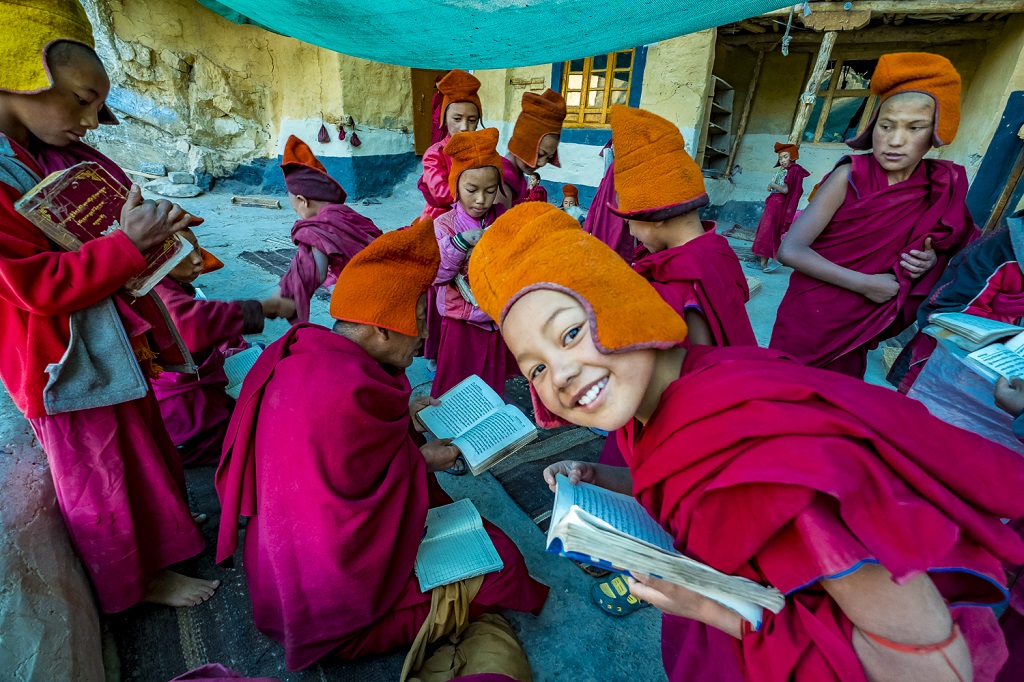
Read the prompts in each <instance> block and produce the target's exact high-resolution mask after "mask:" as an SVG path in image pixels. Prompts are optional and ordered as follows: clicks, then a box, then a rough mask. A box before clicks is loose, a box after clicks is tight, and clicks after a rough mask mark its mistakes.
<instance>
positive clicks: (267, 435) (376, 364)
mask: <svg viewBox="0 0 1024 682" xmlns="http://www.w3.org/2000/svg"><path fill="white" fill-rule="evenodd" d="M438 264H439V257H438V251H437V242H436V241H435V240H434V229H433V224H432V222H431V221H430V220H429V219H428V220H420V221H418V222H417V223H416V224H415V225H413V227H411V228H408V229H404V230H397V231H395V232H389V233H388V234H385V235H384V236H383V237H380V238H379V239H377V240H376V241H375V242H374V243H373V244H371V245H370V246H368V247H367V248H366V249H365V250H363V251H362V252H361V253H360V254H359V255H358V256H356V257H355V258H353V259H352V262H351V263H349V265H348V267H347V268H345V269H344V270H343V271H342V273H341V276H340V277H339V279H338V283H337V285H336V286H335V288H334V294H333V296H332V298H331V315H332V316H333V317H334V318H335V319H337V320H338V322H337V323H336V324H335V326H334V329H333V331H332V330H330V329H325V328H324V327H319V326H316V325H308V324H301V325H296V326H294V327H292V328H291V330H290V331H289V332H288V333H287V334H285V335H284V337H282V338H281V339H279V340H278V341H277V342H275V343H273V344H271V345H270V346H268V347H267V349H266V350H265V351H264V352H263V354H262V355H261V356H260V358H259V360H257V362H256V365H255V366H254V367H253V368H252V370H251V371H250V373H249V375H248V376H247V377H246V380H245V384H244V385H243V387H242V393H241V396H240V397H239V399H238V406H237V408H236V409H235V412H234V414H233V415H232V417H231V423H230V426H229V428H228V437H227V439H226V441H225V448H224V458H223V460H222V461H221V465H220V468H219V469H218V470H217V493H218V495H219V496H220V501H221V506H222V507H223V510H224V511H223V515H222V517H221V527H220V535H219V538H218V543H217V560H218V561H224V560H226V559H228V558H229V557H231V556H232V554H234V551H235V549H236V546H237V544H238V530H239V525H238V517H239V515H243V516H247V517H249V521H248V524H247V525H246V529H245V547H244V552H243V556H244V560H243V565H244V567H245V571H246V575H247V577H248V580H249V593H250V596H251V598H252V605H253V617H254V619H255V621H256V627H258V628H259V629H260V631H262V632H263V633H264V634H266V635H267V636H269V637H271V638H273V639H274V640H276V641H278V642H280V643H281V644H282V645H283V646H284V649H285V660H286V662H287V664H288V667H289V668H290V669H293V670H296V669H299V668H305V667H306V666H309V665H311V664H312V663H314V662H316V661H318V660H320V659H321V658H323V657H325V656H337V657H340V658H343V659H352V658H357V657H361V656H371V655H375V654H380V653H383V652H386V651H389V650H391V649H394V648H397V647H402V646H408V645H409V644H411V643H412V641H413V639H414V637H415V636H416V633H417V632H418V631H419V629H420V626H421V625H422V623H423V621H424V619H425V618H426V616H427V614H428V612H429V611H430V603H431V595H430V594H429V593H426V594H424V593H422V592H420V588H419V582H418V581H417V579H416V576H415V574H414V573H413V562H414V560H415V558H416V553H417V551H418V549H419V545H420V541H421V540H422V538H423V534H424V525H423V524H424V520H425V518H426V513H427V509H428V508H430V507H432V506H437V505H442V504H446V503H448V502H450V499H449V498H448V497H447V496H446V495H445V494H444V493H443V492H442V491H441V489H440V488H439V486H438V485H437V483H436V480H435V479H434V477H433V476H432V475H431V472H434V471H440V470H444V469H447V468H449V467H451V466H453V465H454V464H455V460H456V457H457V456H458V454H459V453H458V448H455V447H454V446H452V445H449V444H448V443H447V442H444V441H433V442H431V443H428V444H423V439H422V438H421V437H420V436H419V434H417V433H416V432H415V430H414V429H413V420H412V418H411V416H410V410H411V411H412V412H413V413H415V412H416V411H418V410H419V409H421V408H422V407H423V406H425V405H426V404H427V403H428V402H429V401H430V400H431V399H429V398H422V399H419V400H417V401H413V406H412V408H410V404H409V398H410V393H411V387H410V386H409V382H408V380H407V379H406V377H405V371H404V370H405V368H406V367H408V366H409V365H410V364H411V363H412V359H413V356H414V355H415V354H416V353H417V351H418V350H419V347H420V345H421V343H422V341H423V336H424V334H425V332H426V322H425V317H426V295H425V292H426V290H427V287H428V286H430V284H431V282H433V281H434V277H435V275H436V274H437V268H438ZM435 402H436V401H435ZM486 527H487V531H488V534H489V535H490V537H491V540H492V541H493V542H494V545H495V547H496V548H497V549H498V553H499V554H500V555H501V557H502V559H503V561H504V568H503V569H502V570H501V571H498V572H496V573H490V574H488V575H487V576H486V577H485V578H484V581H483V586H482V587H481V588H480V591H479V593H478V594H477V596H476V598H475V599H474V600H473V604H472V606H471V609H470V615H471V617H477V616H479V615H480V614H482V613H483V612H486V611H501V610H503V609H506V608H510V609H515V610H519V611H532V612H535V613H536V612H538V611H539V610H540V608H541V606H542V605H543V603H544V600H545V598H546V595H547V588H546V587H544V586H543V585H541V584H539V583H537V582H535V581H534V580H533V579H531V578H530V576H529V574H528V573H527V571H526V566H525V564H524V563H523V558H522V556H521V555H520V554H519V551H518V550H517V549H516V546H515V545H514V544H513V543H512V541H511V540H509V539H508V538H507V537H506V536H505V535H504V534H503V533H502V532H501V531H500V530H498V529H497V528H496V527H494V526H491V525H490V524H486Z"/></svg>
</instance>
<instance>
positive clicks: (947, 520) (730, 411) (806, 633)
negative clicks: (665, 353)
mask: <svg viewBox="0 0 1024 682" xmlns="http://www.w3.org/2000/svg"><path fill="white" fill-rule="evenodd" d="M623 436H624V438H623V441H624V442H625V444H626V447H625V448H624V454H625V456H626V460H627V461H628V463H629V467H630V470H631V471H632V474H633V491H634V494H635V495H636V497H637V499H638V500H639V501H640V502H641V504H643V506H644V508H645V509H647V511H648V512H650V514H651V515H652V516H653V517H654V518H655V519H657V520H658V522H659V523H661V524H662V525H663V526H664V527H665V528H666V529H667V530H668V531H669V532H670V533H672V534H673V536H674V537H675V539H676V547H677V548H678V549H679V550H680V551H682V552H684V553H686V554H687V555H689V556H692V557H694V558H695V559H698V560H700V561H703V562H705V563H707V564H709V565H710V566H713V567H714V568H717V569H718V570H720V571H723V572H725V573H729V574H733V575H741V576H744V577H747V578H750V579H752V580H755V581H757V582H759V583H762V584H771V585H774V586H775V587H777V588H778V589H780V590H782V591H783V592H784V593H785V594H786V595H787V604H786V607H785V608H784V609H783V610H782V612H781V613H779V614H777V615H773V614H771V613H767V612H766V613H765V622H764V624H763V626H762V627H761V629H760V631H758V632H750V633H747V634H746V635H745V636H744V637H743V639H742V640H741V641H737V640H732V643H729V642H723V641H722V638H720V637H717V633H712V632H709V633H707V636H697V634H698V633H694V632H686V633H684V632H681V631H680V629H679V628H674V627H667V628H666V629H665V635H666V636H668V637H671V636H675V637H683V636H685V637H686V642H689V643H690V644H695V643H700V646H702V647H705V648H704V649H703V651H704V652H706V653H702V652H701V651H695V650H692V649H687V650H683V651H679V650H678V649H677V650H675V651H674V652H670V653H672V654H674V655H675V656H677V657H678V659H677V660H685V661H687V662H688V664H689V665H691V666H692V665H694V664H695V662H701V663H700V665H705V664H706V665H708V666H709V669H716V670H717V669H718V668H720V667H722V666H723V663H724V662H726V661H727V660H728V659H727V658H726V659H723V658H722V656H724V655H725V654H726V653H727V652H728V651H729V650H730V649H731V650H732V652H733V656H734V657H733V659H732V660H733V661H735V663H736V666H737V667H738V669H739V670H740V671H741V672H742V673H743V675H745V679H747V680H754V681H759V680H789V679H795V680H815V681H816V682H817V681H821V680H840V679H842V680H863V679H865V678H864V675H863V668H862V666H861V665H860V663H859V660H858V659H857V656H856V654H855V653H854V650H853V646H852V643H851V636H852V623H851V622H850V620H849V619H848V618H847V617H846V616H845V615H844V613H843V612H842V611H841V610H840V609H839V608H838V605H837V604H836V603H835V602H834V601H833V600H832V599H831V598H830V597H829V596H828V595H827V594H826V593H825V592H824V591H823V590H822V589H821V588H820V586H818V582H819V581H820V580H822V579H826V578H830V577H838V576H842V575H845V574H846V573H849V572H850V571H852V570H855V569H856V568H857V567H859V566H861V565H863V564H865V563H879V564H881V565H882V566H884V567H885V568H886V569H887V570H889V571H890V572H891V573H892V574H893V576H894V578H895V580H896V581H897V582H901V581H904V580H908V579H910V578H912V577H913V576H914V575H916V574H918V573H921V572H928V573H929V575H930V576H931V578H932V580H933V581H934V582H935V584H936V586H937V587H938V589H939V591H940V592H941V593H942V594H943V596H944V597H945V598H946V600H947V601H948V603H949V604H950V605H951V607H955V608H954V609H953V616H954V619H955V620H956V621H957V623H958V624H959V625H960V627H961V629H962V630H963V632H964V636H965V638H966V640H967V642H968V646H969V647H970V649H971V654H972V659H973V662H974V667H975V677H974V679H976V680H983V679H992V678H993V676H994V674H995V671H997V670H998V668H999V666H1001V665H1002V661H1003V660H1005V657H1006V647H1005V645H1004V644H1003V640H1002V635H1001V633H1000V632H999V630H998V627H997V625H996V622H995V616H994V615H993V612H992V610H991V608H988V607H992V606H996V605H999V604H1002V603H1005V601H1006V599H1007V592H1006V588H1005V586H1004V585H1005V575H1004V572H1003V565H1004V564H1007V565H1019V564H1020V563H1021V562H1024V542H1022V541H1021V540H1020V538H1018V537H1017V535H1016V533H1014V531H1013V530H1012V529H1010V528H1008V527H1006V526H1004V525H1003V524H1002V523H1001V522H1000V518H1017V517H1019V516H1021V515H1022V514H1024V496H1022V495H1021V494H1020V491H1021V490H1022V489H1024V460H1022V459H1021V458H1020V457H1019V456H1018V455H1017V454H1016V453H1013V452H1011V451H1010V450H1007V449H1005V448H1003V447H1002V446H999V445H996V444H994V443H992V442H990V441H988V440H985V439H984V438H981V437H980V436H977V435H975V434H972V433H969V432H967V431H963V430H961V429H958V428H956V427H953V426H950V425H949V424H946V423H945V422H942V421H940V420H938V419H936V418H934V417H932V416H931V415H930V414H929V413H928V411H927V410H926V409H925V408H924V407H923V406H922V405H920V404H919V403H916V402H914V401H912V400H908V399H906V398H904V397H902V396H900V395H898V394H896V393H895V392H891V391H888V390H885V389H881V388H879V387H875V386H870V385H868V384H866V383H864V382H862V381H860V380H854V379H851V378H848V377H843V376H841V375H837V374H834V373H825V372H820V371H817V370H814V369H811V368H806V367H802V366H800V365H798V364H797V363H794V362H792V361H790V360H788V359H786V358H783V357H781V356H779V355H778V354H777V353H773V352H772V351H769V350H763V349H754V348H724V349H711V348H708V347H701V346H698V347H695V348H693V349H691V350H690V352H689V353H688V355H687V358H686V360H685V362H684V365H683V368H682V372H681V376H680V378H679V379H678V380H677V381H675V382H674V383H673V384H671V385H670V386H669V388H668V389H667V390H666V392H665V393H664V395H663V396H662V398H661V402H660V403H659V405H658V407H657V409H656V411H655V412H654V415H653V416H652V418H651V420H650V421H649V422H648V423H647V425H646V426H645V427H644V429H643V431H642V433H640V434H639V435H637V434H636V432H635V429H634V428H633V425H632V424H630V425H627V426H626V427H625V429H624V433H623ZM965 472H967V473H965ZM723 538H728V541H727V542H723V541H722V539H723ZM676 622H677V623H679V620H678V619H677V621H676ZM684 625H688V626H689V628H698V629H699V628H703V627H705V626H703V625H702V624H700V623H697V622H695V621H689V622H688V623H684ZM684 629H687V628H685V627H684ZM671 644H673V643H670V642H666V646H671ZM711 644H715V646H711ZM716 656H717V657H718V659H719V660H717V661H716V660H714V658H715V657H716ZM666 658H668V655H666ZM726 667H728V666H726ZM691 671H692V668H691ZM669 672H670V673H673V679H689V678H688V677H687V676H686V675H687V673H686V671H685V668H684V667H683V666H677V667H676V671H675V672H673V670H671V669H670V670H669ZM701 679H703V678H701ZM720 679H734V678H731V677H730V675H729V674H728V672H726V673H723V674H722V675H721V676H720Z"/></svg>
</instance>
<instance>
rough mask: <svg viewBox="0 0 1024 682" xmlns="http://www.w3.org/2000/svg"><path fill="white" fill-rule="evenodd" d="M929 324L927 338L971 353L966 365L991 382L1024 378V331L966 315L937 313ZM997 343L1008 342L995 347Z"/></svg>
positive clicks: (966, 358) (1009, 325)
mask: <svg viewBox="0 0 1024 682" xmlns="http://www.w3.org/2000/svg"><path fill="white" fill-rule="evenodd" d="M928 321H929V322H930V323H931V324H929V325H928V326H927V327H925V328H924V333H925V334H928V335H929V336H934V337H935V338H937V339H946V340H948V341H950V342H952V343H953V344H955V345H956V346H957V347H959V348H961V349H962V350H965V351H969V352H968V353H967V356H966V357H964V358H963V361H964V363H965V364H966V365H967V366H968V367H970V368H971V369H972V370H974V371H975V372H977V373H978V374H980V375H981V376H983V377H985V378H986V379H988V380H989V381H992V382H995V381H996V380H997V379H998V378H999V377H1005V378H1006V379H1012V378H1013V377H1024V327H1019V326H1017V325H1013V324H1006V323H1005V322H997V321H996V320H990V319H988V318H985V317H979V316H977V315H969V314H966V313H936V314H934V315H931V316H930V317H929V318H928ZM1006 337H1012V338H1009V339H1006ZM997 339H1006V340H1005V341H1003V342H1002V343H992V341H995V340H997Z"/></svg>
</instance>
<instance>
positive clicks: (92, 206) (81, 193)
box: [14, 161, 192, 296]
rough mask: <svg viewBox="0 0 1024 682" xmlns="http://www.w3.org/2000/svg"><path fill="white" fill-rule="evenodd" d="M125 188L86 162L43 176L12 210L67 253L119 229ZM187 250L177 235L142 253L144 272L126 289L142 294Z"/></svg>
mask: <svg viewBox="0 0 1024 682" xmlns="http://www.w3.org/2000/svg"><path fill="white" fill-rule="evenodd" d="M127 193H128V190H127V188H126V187H125V186H124V185H122V184H121V183H120V182H118V181H117V179H115V178H114V177H113V176H112V175H111V174H110V173H109V172H107V169H105V168H104V167H103V166H101V165H100V164H98V163H94V162H92V161H86V162H84V163H79V164H76V165H74V166H72V167H71V168H66V169H64V170H62V171H57V172H56V173H51V174H50V175H48V176H46V178H44V179H43V180H42V182H40V183H39V184H38V185H36V186H35V187H33V188H32V189H30V190H29V191H28V192H27V193H26V194H25V195H24V196H23V197H21V198H20V199H18V201H16V202H15V204H14V208H15V209H16V210H17V211H18V213H20V214H21V215H23V216H24V217H25V218H27V219H28V220H29V222H31V223H32V224H33V225H35V226H36V227H38V228H39V229H40V230H41V231H42V232H43V234H45V235H46V236H47V238H49V239H50V241H52V242H54V243H55V244H57V246H59V247H61V248H63V249H65V250H67V251H77V250H78V249H79V248H81V246H82V244H83V243H85V242H87V241H90V240H92V239H97V238H98V237H102V236H104V235H106V234H108V233H110V232H111V231H112V230H115V229H118V227H119V224H118V220H119V219H120V218H121V209H122V208H124V203H125V200H126V199H127V196H128V194H127ZM191 252H192V245H191V244H189V243H188V242H186V241H185V240H184V239H182V238H181V237H180V236H179V235H177V234H176V235H173V236H172V237H170V238H168V239H165V240H164V242H163V243H162V244H160V245H158V246H155V247H153V248H152V249H150V250H148V251H147V252H146V253H144V254H143V255H144V256H145V258H146V269H145V270H143V271H142V272H141V273H140V274H139V275H137V276H135V277H133V278H132V279H130V280H128V282H127V283H126V284H125V288H126V289H128V291H129V293H131V294H132V295H133V296H143V295H145V294H147V293H149V291H150V290H151V289H152V288H153V287H154V286H156V283H157V282H159V281H160V280H162V279H163V278H164V277H166V276H167V273H169V272H170V271H171V270H173V269H174V266H175V265H177V264H178V263H180V262H181V261H183V260H184V259H185V258H186V257H187V256H188V255H189V253H191Z"/></svg>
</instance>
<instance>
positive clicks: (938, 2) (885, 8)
mask: <svg viewBox="0 0 1024 682" xmlns="http://www.w3.org/2000/svg"><path fill="white" fill-rule="evenodd" d="M851 5H852V6H851V8H850V10H847V9H846V3H845V2H811V3H810V8H811V12H812V13H814V12H844V11H856V10H862V9H868V10H871V11H872V12H874V13H875V14H876V15H878V14H975V13H981V14H989V13H993V12H1009V13H1012V14H1021V13H1024V0H966V1H964V2H957V0H952V1H950V0H880V1H879V2H870V1H860V0H858V1H857V2H852V3H851ZM803 7H804V6H803V3H801V4H799V5H796V15H797V16H803ZM761 16H762V17H771V18H772V19H778V18H783V19H784V18H787V17H789V7H786V8H784V9H777V10H775V11H774V12H767V13H765V14H762V15H761Z"/></svg>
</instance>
